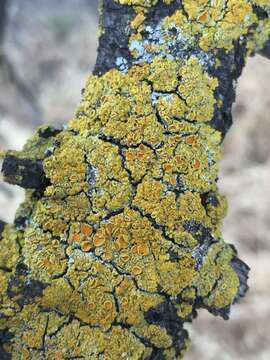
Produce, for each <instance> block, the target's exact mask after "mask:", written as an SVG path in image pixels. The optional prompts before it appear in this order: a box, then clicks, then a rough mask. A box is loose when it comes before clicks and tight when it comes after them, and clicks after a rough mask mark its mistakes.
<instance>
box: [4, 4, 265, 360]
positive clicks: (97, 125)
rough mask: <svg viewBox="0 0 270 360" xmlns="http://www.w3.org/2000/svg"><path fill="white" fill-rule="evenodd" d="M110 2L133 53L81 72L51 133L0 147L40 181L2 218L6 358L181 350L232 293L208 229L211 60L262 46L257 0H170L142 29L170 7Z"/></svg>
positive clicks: (140, 355) (217, 228) (216, 199)
mask: <svg viewBox="0 0 270 360" xmlns="http://www.w3.org/2000/svg"><path fill="white" fill-rule="evenodd" d="M116 2H117V3H118V4H120V5H122V6H129V7H132V8H134V10H135V13H134V14H135V15H134V17H133V18H132V19H131V21H130V24H129V25H130V37H129V39H128V40H127V41H128V44H127V46H129V50H130V54H131V59H126V58H125V57H121V58H120V57H119V58H118V60H117V61H116V63H115V66H116V67H117V66H118V68H114V69H110V70H109V71H107V72H106V73H104V74H103V75H99V76H98V75H91V76H90V77H89V79H88V80H87V82H86V86H85V89H84V91H83V96H82V100H81V102H80V104H79V106H78V108H77V110H76V114H75V116H74V119H72V120H71V121H70V122H69V123H68V124H67V126H66V127H65V129H62V130H55V129H53V128H51V127H47V126H43V127H41V128H39V129H38V130H37V131H36V133H35V134H34V135H33V136H32V138H31V139H30V140H29V141H28V142H27V144H26V145H25V147H24V148H23V149H22V151H20V152H7V153H3V154H2V155H3V156H7V155H9V156H11V155H12V156H13V157H15V158H16V157H18V158H20V159H22V160H24V159H30V160H31V161H32V162H33V163H34V162H35V161H38V162H39V163H40V164H42V167H40V169H41V170H42V171H43V172H44V174H43V175H44V177H45V179H46V182H45V185H46V186H45V187H44V188H42V189H36V190H35V189H33V188H31V189H28V190H27V191H26V199H25V201H24V203H23V204H22V205H21V206H20V208H19V209H18V211H17V214H16V219H15V225H2V223H1V224H0V225H1V227H0V294H1V298H0V330H1V331H2V330H3V331H4V330H6V329H8V331H9V332H10V336H8V337H7V338H8V341H6V342H5V343H4V344H3V345H1V346H2V348H3V350H4V351H5V353H7V354H10V355H11V357H12V359H41V358H42V359H43V358H44V359H55V360H60V359H69V358H83V359H93V360H94V359H99V360H100V359H102V360H105V359H106V360H107V359H113V360H114V359H115V360H117V359H120V358H123V359H133V360H136V359H154V358H162V359H163V358H164V359H168V360H169V359H181V358H182V356H183V354H184V352H185V351H186V349H187V347H188V343H189V340H188V335H187V332H186V331H185V330H184V328H183V324H184V322H185V321H190V320H191V319H192V318H193V317H194V316H195V314H196V310H197V309H198V308H200V307H204V308H207V309H208V310H209V311H210V312H212V313H214V314H220V315H222V316H223V317H225V318H226V317H227V316H228V311H229V308H230V305H231V304H232V303H233V302H234V301H235V300H237V299H238V297H239V296H240V295H239V293H241V292H242V288H241V286H242V284H241V281H242V279H241V276H240V275H239V273H237V271H236V270H235V268H234V266H233V261H234V259H235V258H236V250H235V249H234V248H233V247H232V246H230V245H226V244H225V242H224V241H223V239H222V236H221V227H222V220H223V218H224V216H225V214H226V209H227V204H226V199H225V198H224V197H223V196H222V195H220V194H219V191H218V187H217V179H218V162H219V160H220V157H221V153H222V139H223V135H224V134H223V133H222V132H221V131H220V129H219V126H218V125H219V122H218V121H221V120H220V114H222V115H221V116H222V121H223V117H224V118H225V116H227V113H226V111H224V108H225V105H226V101H228V99H226V98H225V96H227V94H226V92H225V93H224V88H225V87H224V86H225V85H224V82H225V81H226V79H225V78H224V75H223V73H221V75H220V68H222V67H224V66H227V65H226V64H224V54H227V55H226V56H231V55H229V53H230V52H232V53H231V54H233V50H234V47H235V46H240V44H241V46H243V44H245V49H246V53H247V54H246V55H248V54H250V53H252V52H254V51H256V50H257V49H259V48H261V47H262V46H263V44H264V42H265V40H266V39H267V37H268V35H269V32H270V28H269V18H267V17H266V15H265V14H269V3H268V1H265V0H257V1H248V0H241V1H236V0H227V1H225V0H224V1H223V0H220V1H216V2H212V1H208V0H200V1H193V0H189V1H185V0H184V1H183V2H182V6H178V7H177V8H176V9H174V10H173V11H171V12H170V15H169V16H163V17H161V18H160V19H158V21H156V20H155V21H156V23H155V21H154V22H151V21H150V20H151V19H149V14H150V10H151V9H156V8H155V6H157V7H161V6H167V5H174V4H173V3H174V2H173V1H171V0H164V1H163V2H159V3H158V1H157V0H152V1H150V0H134V1H133V0H117V1H116ZM255 5H256V6H257V7H258V6H259V7H261V9H262V12H263V14H264V18H260V14H259V12H257V11H256V6H255ZM268 16H269V15H268ZM157 18H158V16H156V18H155V19H157ZM236 44H237V45H236ZM231 58H233V56H231ZM123 64H124V66H123ZM228 71H233V70H231V69H229V70H228ZM226 74H227V75H228V77H230V76H232V75H231V73H226ZM231 81H232V80H231ZM231 86H232V84H231ZM226 106H227V105H226ZM224 126H225V125H224ZM26 175H27V174H26ZM14 176H15V177H16V175H14ZM15 180H16V179H15ZM15 180H14V182H16V181H15ZM17 181H18V179H17ZM26 187H27V186H26ZM2 228H3V229H2Z"/></svg>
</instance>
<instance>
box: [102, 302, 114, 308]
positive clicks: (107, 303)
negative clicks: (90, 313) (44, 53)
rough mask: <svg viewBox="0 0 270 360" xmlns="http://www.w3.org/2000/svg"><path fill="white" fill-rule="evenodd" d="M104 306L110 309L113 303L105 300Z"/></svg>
mask: <svg viewBox="0 0 270 360" xmlns="http://www.w3.org/2000/svg"><path fill="white" fill-rule="evenodd" d="M104 307H105V309H106V310H111V309H112V308H113V303H112V302H111V301H105V302H104Z"/></svg>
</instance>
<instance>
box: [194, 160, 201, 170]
mask: <svg viewBox="0 0 270 360" xmlns="http://www.w3.org/2000/svg"><path fill="white" fill-rule="evenodd" d="M200 167H201V162H200V160H198V159H195V162H194V169H195V170H198V169H199V168H200Z"/></svg>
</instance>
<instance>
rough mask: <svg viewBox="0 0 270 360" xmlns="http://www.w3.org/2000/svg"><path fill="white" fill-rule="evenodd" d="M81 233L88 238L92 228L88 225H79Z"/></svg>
mask: <svg viewBox="0 0 270 360" xmlns="http://www.w3.org/2000/svg"><path fill="white" fill-rule="evenodd" d="M81 232H82V233H83V234H84V235H85V236H90V235H91V234H92V233H93V228H92V226H90V225H88V224H81Z"/></svg>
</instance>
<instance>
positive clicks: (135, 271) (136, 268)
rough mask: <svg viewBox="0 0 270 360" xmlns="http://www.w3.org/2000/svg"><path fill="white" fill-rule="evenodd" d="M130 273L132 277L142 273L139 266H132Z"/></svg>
mask: <svg viewBox="0 0 270 360" xmlns="http://www.w3.org/2000/svg"><path fill="white" fill-rule="evenodd" d="M132 273H133V274H134V275H140V274H141V273H142V268H141V267H140V266H134V267H133V268H132Z"/></svg>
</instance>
